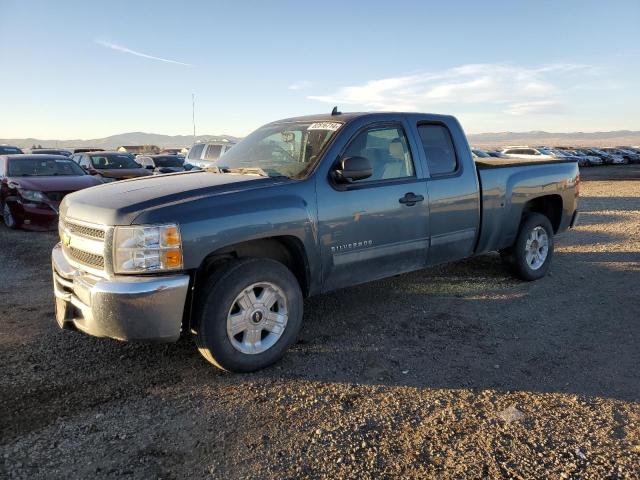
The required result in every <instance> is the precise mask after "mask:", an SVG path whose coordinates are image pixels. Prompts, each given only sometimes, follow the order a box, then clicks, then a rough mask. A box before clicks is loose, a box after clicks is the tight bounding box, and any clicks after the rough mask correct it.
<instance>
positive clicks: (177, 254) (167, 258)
mask: <svg viewBox="0 0 640 480" xmlns="http://www.w3.org/2000/svg"><path fill="white" fill-rule="evenodd" d="M162 264H163V265H164V268H181V267H182V252H181V251H180V250H164V251H162Z"/></svg>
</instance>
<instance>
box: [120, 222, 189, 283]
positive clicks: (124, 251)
mask: <svg viewBox="0 0 640 480" xmlns="http://www.w3.org/2000/svg"><path fill="white" fill-rule="evenodd" d="M182 267H183V263H182V241H181V239H180V229H179V228H178V226H177V225H175V224H170V225H139V226H131V227H115V231H114V234H113V270H114V271H115V273H146V272H157V271H164V270H180V269H181V268H182Z"/></svg>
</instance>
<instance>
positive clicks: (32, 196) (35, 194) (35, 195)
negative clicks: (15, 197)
mask: <svg viewBox="0 0 640 480" xmlns="http://www.w3.org/2000/svg"><path fill="white" fill-rule="evenodd" d="M19 192H20V196H21V197H22V198H24V199H25V200H29V201H30V202H46V201H48V200H49V199H48V198H47V196H46V195H45V194H44V193H42V192H39V191H37V190H19Z"/></svg>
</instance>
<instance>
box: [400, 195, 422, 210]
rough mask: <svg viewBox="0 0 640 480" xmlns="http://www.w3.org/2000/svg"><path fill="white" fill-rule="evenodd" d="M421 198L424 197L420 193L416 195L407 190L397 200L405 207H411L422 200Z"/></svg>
mask: <svg viewBox="0 0 640 480" xmlns="http://www.w3.org/2000/svg"><path fill="white" fill-rule="evenodd" d="M423 200H424V197H423V196H422V195H416V194H415V193H413V192H409V193H406V194H405V196H404V197H401V198H400V200H398V201H399V202H400V203H402V204H403V205H406V206H407V207H411V206H413V205H415V204H416V203H418V202H422V201H423Z"/></svg>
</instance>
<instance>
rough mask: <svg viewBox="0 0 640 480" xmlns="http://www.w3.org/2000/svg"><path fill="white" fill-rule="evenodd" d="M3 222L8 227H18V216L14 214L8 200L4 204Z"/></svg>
mask: <svg viewBox="0 0 640 480" xmlns="http://www.w3.org/2000/svg"><path fill="white" fill-rule="evenodd" d="M2 222H3V223H4V224H5V226H6V227H7V228H11V229H13V230H15V229H16V228H18V221H17V220H16V217H14V216H13V212H12V211H11V207H9V204H8V203H6V202H5V203H4V204H3V205H2Z"/></svg>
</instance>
